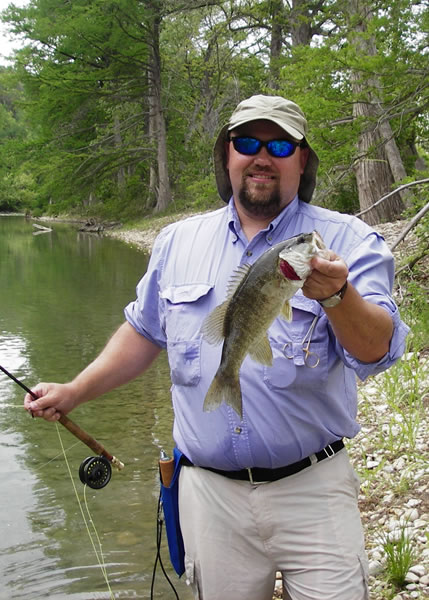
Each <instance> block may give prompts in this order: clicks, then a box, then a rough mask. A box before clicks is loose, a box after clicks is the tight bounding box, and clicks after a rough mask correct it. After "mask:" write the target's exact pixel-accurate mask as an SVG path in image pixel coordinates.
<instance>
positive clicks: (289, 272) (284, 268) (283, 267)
mask: <svg viewBox="0 0 429 600" xmlns="http://www.w3.org/2000/svg"><path fill="white" fill-rule="evenodd" d="M279 268H280V271H281V272H282V274H283V275H284V277H286V279H290V280H292V281H299V280H300V279H301V277H300V276H299V275H298V274H297V272H296V271H295V269H294V268H293V267H292V265H290V264H289V263H288V262H287V261H286V260H284V258H281V259H280V261H279Z"/></svg>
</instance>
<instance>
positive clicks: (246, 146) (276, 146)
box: [231, 136, 297, 158]
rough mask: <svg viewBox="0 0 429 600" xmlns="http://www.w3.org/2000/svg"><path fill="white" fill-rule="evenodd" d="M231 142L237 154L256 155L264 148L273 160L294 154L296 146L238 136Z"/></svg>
mask: <svg viewBox="0 0 429 600" xmlns="http://www.w3.org/2000/svg"><path fill="white" fill-rule="evenodd" d="M231 142H232V143H233V146H234V148H235V150H236V151H237V152H239V153H240V154H245V155H246V156H254V155H255V154H258V152H259V150H260V149H261V148H262V146H266V148H267V150H268V153H269V154H271V156H274V157H275V158H287V157H288V156H292V154H293V153H294V152H295V148H296V147H297V144H295V143H294V142H290V141H289V140H270V141H269V142H261V140H258V139H257V138H252V137H245V136H238V137H233V138H231Z"/></svg>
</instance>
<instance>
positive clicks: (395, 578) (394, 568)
mask: <svg viewBox="0 0 429 600" xmlns="http://www.w3.org/2000/svg"><path fill="white" fill-rule="evenodd" d="M383 548H384V551H385V553H386V569H385V573H386V578H387V581H388V582H389V583H390V584H392V585H393V586H394V588H396V590H401V589H403V588H404V587H405V585H406V583H407V582H406V575H407V573H408V571H409V569H410V567H412V565H413V562H414V559H415V556H416V552H415V547H414V543H413V540H412V539H411V537H409V536H408V534H407V527H406V525H402V527H401V530H400V533H399V536H397V537H396V538H395V539H386V540H385V541H384V542H383Z"/></svg>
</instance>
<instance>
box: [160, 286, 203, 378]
mask: <svg viewBox="0 0 429 600" xmlns="http://www.w3.org/2000/svg"><path fill="white" fill-rule="evenodd" d="M212 288H213V285H212V284H211V283H193V284H182V285H178V286H170V287H167V288H165V289H164V290H163V291H162V292H161V298H162V300H163V301H164V303H165V310H164V315H165V321H164V328H165V333H166V336H167V354H168V362H169V365H170V375H171V381H172V383H173V384H174V385H185V386H193V385H197V384H198V383H199V381H200V378H201V335H200V329H201V324H202V322H203V320H204V318H205V316H206V314H207V312H208V307H209V304H210V299H209V296H210V294H209V292H210V290H211V289H212Z"/></svg>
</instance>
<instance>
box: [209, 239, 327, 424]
mask: <svg viewBox="0 0 429 600" xmlns="http://www.w3.org/2000/svg"><path fill="white" fill-rule="evenodd" d="M325 249H326V246H325V244H324V242H323V240H322V238H321V236H320V235H319V234H318V233H317V231H313V232H312V233H301V234H299V235H296V236H294V237H292V238H289V239H287V240H285V241H283V242H280V243H278V244H276V245H275V246H273V247H272V248H270V249H269V250H267V252H264V254H262V255H261V256H260V257H259V258H258V259H257V260H256V261H255V263H254V264H253V265H243V266H241V267H239V268H238V269H237V271H236V272H235V273H234V275H233V276H232V278H231V280H230V283H229V286H228V291H227V299H226V300H225V302H223V303H222V304H220V305H219V306H217V307H216V308H215V309H214V310H213V312H212V313H210V315H208V317H207V318H206V319H205V321H204V323H203V325H202V328H201V333H202V335H203V337H204V339H205V340H206V341H207V342H209V343H210V344H213V345H218V344H220V343H221V342H222V341H223V347H222V358H221V362H220V365H219V368H218V370H217V372H216V375H215V377H214V379H213V381H212V383H211V385H210V388H209V390H208V392H207V395H206V398H205V401H204V410H205V411H211V410H215V409H216V408H218V407H219V406H220V405H221V404H222V402H226V404H228V405H229V406H231V407H232V408H233V409H234V410H235V411H236V412H237V414H238V415H239V417H240V418H242V416H243V407H242V397H241V387H240V379H239V371H240V368H241V364H242V362H243V361H244V359H245V358H246V356H247V355H248V354H249V356H250V357H251V358H252V359H253V360H255V361H256V362H258V363H260V364H262V365H266V366H272V361H273V353H272V350H271V346H270V343H269V340H268V336H267V330H268V328H269V327H270V326H271V324H272V322H273V321H274V319H275V318H276V317H278V316H279V315H280V316H281V317H283V318H284V319H286V320H287V321H291V320H292V308H291V306H290V304H289V300H290V298H292V296H293V295H294V294H295V293H296V292H297V291H298V290H299V289H300V288H302V286H303V285H304V283H305V280H306V278H307V277H308V276H309V275H310V273H311V271H312V268H311V265H310V263H311V259H312V258H313V256H315V255H316V254H322V255H323V250H325Z"/></svg>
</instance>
